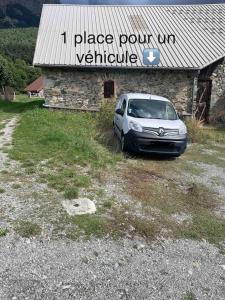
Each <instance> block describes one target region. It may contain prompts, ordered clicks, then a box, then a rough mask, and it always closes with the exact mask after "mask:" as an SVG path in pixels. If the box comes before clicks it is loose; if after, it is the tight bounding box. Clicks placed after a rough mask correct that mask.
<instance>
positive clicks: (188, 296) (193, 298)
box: [184, 291, 197, 300]
mask: <svg viewBox="0 0 225 300" xmlns="http://www.w3.org/2000/svg"><path fill="white" fill-rule="evenodd" d="M184 300H197V298H196V296H195V294H194V293H193V292H192V291H187V292H186V295H185V297H184Z"/></svg>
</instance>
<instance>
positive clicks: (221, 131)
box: [186, 119, 225, 144]
mask: <svg viewBox="0 0 225 300" xmlns="http://www.w3.org/2000/svg"><path fill="white" fill-rule="evenodd" d="M186 125H187V129H188V135H189V141H190V142H192V143H201V144H209V143H223V144H224V143H225V128H216V127H211V128H210V127H203V126H202V124H200V123H199V122H198V121H197V120H194V119H192V120H190V121H188V122H187V123H186Z"/></svg>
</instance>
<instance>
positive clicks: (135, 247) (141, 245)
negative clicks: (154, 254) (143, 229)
mask: <svg viewBox="0 0 225 300" xmlns="http://www.w3.org/2000/svg"><path fill="white" fill-rule="evenodd" d="M144 248H145V245H144V244H142V243H137V244H135V245H134V249H137V250H142V249H144Z"/></svg>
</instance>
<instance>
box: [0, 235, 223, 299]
mask: <svg viewBox="0 0 225 300" xmlns="http://www.w3.org/2000/svg"><path fill="white" fill-rule="evenodd" d="M142 243H143V241H139V240H133V241H131V240H128V239H122V240H117V241H113V240H109V239H101V240H90V241H85V242H84V241H80V242H73V241H69V240H55V241H53V240H52V241H45V240H30V239H23V238H20V237H18V236H12V235H10V236H6V237H4V238H1V240H0V253H1V256H0V287H1V288H0V299H29V300H31V299H52V300H53V299H54V300H56V299H160V300H161V299H184V297H185V294H186V293H187V292H188V291H192V292H193V293H194V295H195V296H196V297H197V299H224V295H225V269H224V265H225V256H223V255H222V254H220V253H219V250H218V249H217V248H216V247H214V246H212V245H210V244H208V243H206V242H194V241H189V240H178V241H172V240H165V241H156V242H154V243H151V244H149V245H148V244H144V245H142ZM137 245H142V246H141V247H138V246H137Z"/></svg>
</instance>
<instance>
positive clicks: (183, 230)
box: [124, 162, 225, 244]
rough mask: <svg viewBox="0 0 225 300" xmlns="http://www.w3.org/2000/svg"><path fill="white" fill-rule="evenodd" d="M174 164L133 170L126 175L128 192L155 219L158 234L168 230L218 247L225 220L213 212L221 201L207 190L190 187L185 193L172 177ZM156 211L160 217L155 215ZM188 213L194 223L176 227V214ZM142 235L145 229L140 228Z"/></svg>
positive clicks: (224, 228) (201, 187)
mask: <svg viewBox="0 0 225 300" xmlns="http://www.w3.org/2000/svg"><path fill="white" fill-rule="evenodd" d="M175 164H176V163H175ZM169 167H170V164H168V165H167V166H166V164H165V165H164V167H163V171H160V169H161V166H160V165H159V167H158V168H157V167H156V162H154V163H152V164H151V162H148V163H147V164H145V165H144V166H143V165H141V166H140V165H138V166H136V167H133V171H132V172H130V170H129V169H126V170H125V171H124V178H125V179H126V180H125V182H126V189H127V191H128V192H129V193H130V195H131V197H133V199H134V200H135V201H136V202H137V203H139V204H141V207H142V209H143V211H144V212H145V213H146V214H147V216H149V218H150V217H153V218H154V220H155V221H154V224H155V226H157V227H158V231H160V230H162V229H163V228H166V229H167V230H169V231H170V232H171V233H172V235H173V237H175V238H191V239H198V240H199V239H205V240H208V241H209V242H212V243H216V244H218V243H219V242H220V241H222V240H224V239H225V220H224V219H222V218H219V217H217V216H216V215H215V214H214V213H213V211H214V209H216V207H217V206H218V205H219V204H220V203H221V202H220V201H221V200H220V199H219V198H218V197H217V196H216V195H214V194H213V193H212V191H210V190H209V189H207V188H206V187H205V186H202V185H200V184H195V183H192V184H189V185H188V186H186V187H185V186H184V187H183V190H182V189H181V188H180V189H178V188H177V181H173V179H172V178H170V177H169V173H167V170H168V169H169ZM152 209H153V210H154V209H156V212H157V213H156V214H154V213H152ZM182 212H184V213H187V214H189V215H191V216H192V222H188V223H186V222H184V223H183V224H176V222H175V221H174V220H172V219H171V215H172V214H174V213H182ZM138 230H139V232H141V229H140V227H139V229H138Z"/></svg>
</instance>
